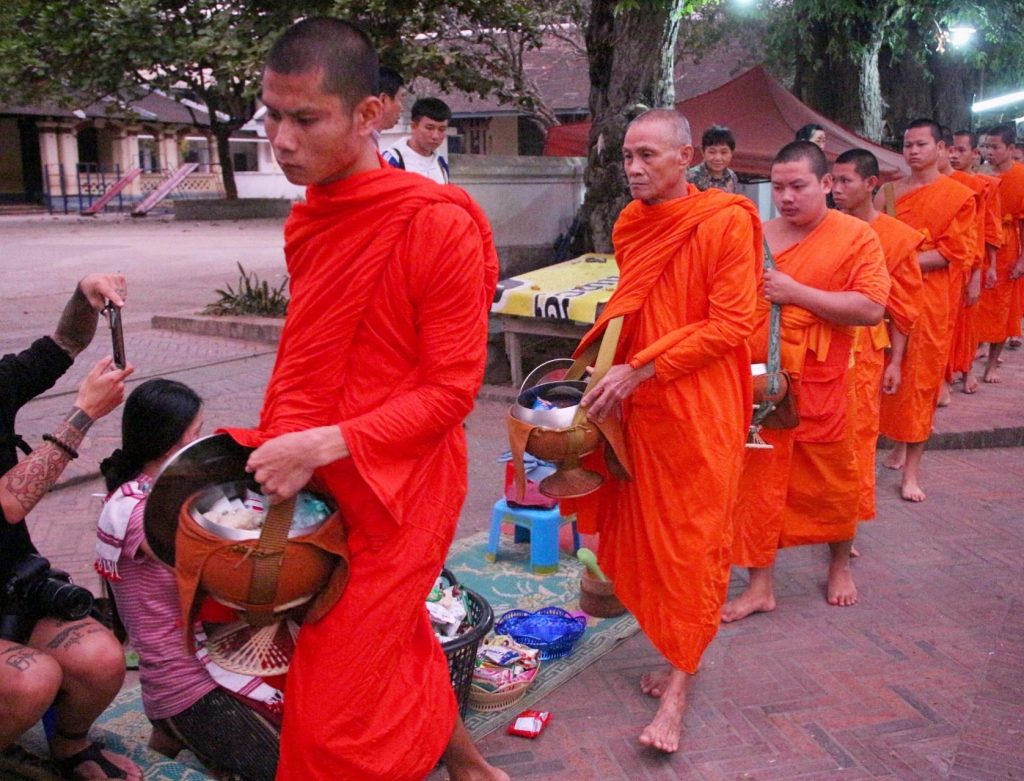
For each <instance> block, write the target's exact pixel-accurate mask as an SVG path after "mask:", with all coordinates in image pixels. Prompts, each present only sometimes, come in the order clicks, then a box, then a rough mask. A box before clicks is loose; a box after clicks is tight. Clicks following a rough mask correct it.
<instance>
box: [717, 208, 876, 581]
mask: <svg viewBox="0 0 1024 781" xmlns="http://www.w3.org/2000/svg"><path fill="white" fill-rule="evenodd" d="M775 263H776V266H777V267H778V269H779V271H782V272H784V273H785V274H788V275H789V276H791V277H792V278H793V279H795V280H796V281H797V282H800V283H801V284H804V285H809V286H811V287H815V288H818V289H819V290H827V291H829V292H851V291H852V292H857V293H861V294H863V295H864V296H866V297H867V298H868V299H869V300H871V301H874V302H875V303H877V304H879V305H880V306H885V304H886V302H887V301H888V298H889V287H890V283H889V274H888V272H887V271H886V269H885V259H884V258H883V255H882V246H881V244H880V243H879V240H878V236H877V234H876V233H875V231H873V230H872V229H871V227H870V226H869V225H868V224H867V223H865V222H863V221H862V220H858V219H857V218H856V217H851V216H849V215H847V214H842V213H840V212H837V211H834V210H829V211H828V213H827V214H826V215H825V218H824V219H823V220H822V221H821V222H820V223H819V224H818V225H817V226H816V227H815V228H814V230H813V231H811V233H810V235H808V236H806V237H805V238H804V239H803V240H802V241H800V242H797V243H796V244H794V245H792V246H790V247H787V248H785V249H783V250H782V251H780V252H776V253H775ZM769 313H770V304H769V302H768V300H767V299H765V298H761V299H760V300H759V301H758V325H757V329H756V330H755V332H754V337H753V339H752V349H753V356H754V360H755V361H761V362H763V361H764V360H766V356H767V345H768V318H769ZM854 330H855V329H854V328H853V327H851V326H842V325H836V324H834V323H830V322H828V321H826V320H823V319H822V318H819V317H818V316H816V315H814V314H812V313H811V312H809V311H807V310H806V309H802V308H800V307H797V306H793V305H785V306H783V307H782V368H784V369H786V370H787V371H788V372H789V373H790V375H791V377H792V378H793V392H794V393H795V394H796V405H797V411H798V412H799V414H800V424H799V426H797V428H795V429H788V430H770V429H766V428H765V429H761V436H762V437H763V438H764V439H765V441H766V442H768V443H769V444H771V445H772V447H771V449H748V450H746V452H745V453H744V463H743V472H742V474H741V477H740V492H739V496H738V499H737V502H736V512H735V515H734V519H735V524H734V526H735V538H734V541H733V552H732V560H733V563H734V564H738V565H741V566H745V567H767V566H769V565H771V564H772V562H773V561H774V560H775V552H776V550H777V549H778V548H781V547H786V546H790V545H807V544H810V543H816V542H836V541H839V540H847V539H851V538H852V537H853V536H854V531H855V529H856V514H857V504H858V499H859V495H860V494H859V488H860V483H859V475H858V473H857V464H856V456H855V451H854V443H853V438H852V437H851V436H849V435H848V426H847V423H848V416H847V406H848V401H849V386H848V381H849V372H848V368H849V364H850V349H851V346H852V344H853V334H854Z"/></svg>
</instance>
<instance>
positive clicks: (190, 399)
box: [100, 378, 203, 491]
mask: <svg viewBox="0 0 1024 781" xmlns="http://www.w3.org/2000/svg"><path fill="white" fill-rule="evenodd" d="M202 406H203V400H202V399H201V398H199V394H197V393H196V392H195V391H194V390H192V389H191V388H190V387H188V386H187V385H183V384H182V383H180V382H175V381H174V380H164V379H159V378H158V379H155V380H146V382H144V383H142V384H141V385H140V386H138V387H137V388H136V389H135V390H133V391H132V392H131V393H130V394H129V395H128V400H127V401H126V402H125V403H124V414H123V415H122V416H121V447H120V448H118V449H117V450H115V451H114V452H113V453H111V454H110V457H109V458H105V459H103V462H102V463H101V464H100V471H101V472H102V473H103V477H104V479H105V480H106V483H107V490H108V491H113V490H114V489H115V488H117V487H118V486H119V485H121V484H122V483H126V482H128V481H129V480H131V479H132V478H133V477H135V476H136V475H137V474H138V473H139V472H141V471H142V468H143V467H144V466H145V465H146V464H147V463H148V462H150V461H152V460H153V459H155V458H159V457H160V456H162V455H163V454H164V453H166V452H167V451H168V450H170V449H171V448H172V447H174V444H175V443H176V442H177V441H178V440H179V439H181V437H182V436H183V435H184V433H185V431H187V430H188V427H189V426H191V425H192V421H194V420H195V419H196V415H198V414H199V410H200V409H201V408H202Z"/></svg>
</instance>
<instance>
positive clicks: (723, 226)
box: [563, 184, 762, 673]
mask: <svg viewBox="0 0 1024 781" xmlns="http://www.w3.org/2000/svg"><path fill="white" fill-rule="evenodd" d="M612 240H613V242H614V245H615V256H616V258H617V259H618V264H619V284H618V287H617V289H616V291H615V294H614V295H613V296H612V298H611V300H610V301H609V302H608V305H607V306H606V307H605V310H604V312H603V313H602V315H601V317H600V318H599V319H598V321H597V322H596V323H595V324H594V327H593V329H591V331H590V332H588V333H587V335H586V336H584V338H583V340H582V341H581V343H580V348H579V350H578V352H579V351H581V350H583V349H585V348H586V347H587V345H589V344H590V343H591V342H593V341H594V340H595V339H597V338H598V337H599V336H600V335H601V334H602V333H603V331H604V329H605V325H606V324H607V322H608V320H609V319H611V318H613V317H617V316H619V315H625V320H624V322H623V331H622V336H621V338H620V341H619V348H618V351H617V354H616V363H626V362H628V363H630V364H631V365H633V366H634V367H638V366H642V365H646V364H648V363H650V362H652V361H653V362H654V366H655V376H654V377H653V378H651V379H649V380H647V381H646V382H643V383H641V384H640V386H639V387H637V389H636V390H635V391H634V392H633V394H632V395H631V396H630V397H629V398H628V399H627V400H626V402H625V403H624V405H623V420H624V430H625V435H626V439H627V448H628V454H629V459H630V462H631V466H632V472H633V478H634V479H633V481H632V482H621V481H618V480H614V479H608V480H606V482H605V484H604V485H603V486H602V487H601V488H600V490H598V491H597V492H596V493H594V494H591V495H590V496H588V497H585V498H584V500H580V501H577V502H576V503H575V507H574V509H576V511H577V515H578V518H579V522H580V524H581V528H582V529H584V530H590V529H592V528H593V527H594V525H596V528H597V530H598V531H599V532H600V544H599V551H598V558H599V559H600V561H601V566H602V568H603V569H605V570H606V571H607V573H608V575H609V577H610V578H611V579H612V580H614V582H615V593H616V594H617V595H618V597H619V598H620V599H621V600H622V602H623V604H625V605H626V607H627V608H629V610H630V611H631V612H632V613H633V615H634V616H635V617H636V619H637V621H638V622H639V623H640V627H641V628H642V629H643V631H644V633H645V634H646V635H647V636H648V638H650V640H651V642H652V643H653V644H654V646H655V647H656V648H657V649H658V650H659V651H660V652H661V653H662V654H663V655H664V656H665V658H666V659H668V661H669V662H670V663H671V664H672V665H673V666H674V667H676V668H678V669H681V670H685V671H686V672H689V673H694V672H696V671H697V666H698V665H699V663H700V658H701V654H703V652H704V649H705V648H706V647H707V645H708V644H709V643H710V642H711V640H712V639H713V638H714V636H715V633H716V632H717V631H718V626H719V621H720V615H719V613H720V610H721V607H722V604H723V603H724V602H725V597H726V591H727V589H728V585H729V546H730V544H731V537H732V526H731V523H730V519H731V515H732V506H733V502H734V500H735V496H736V484H737V479H738V476H739V469H740V463H741V461H742V458H743V449H744V442H745V440H746V433H747V428H748V426H749V421H750V415H751V408H752V396H751V394H752V384H751V373H750V353H749V350H748V347H747V344H746V338H747V337H748V336H749V335H750V333H751V330H752V328H753V315H754V308H755V306H756V292H757V278H758V274H759V273H760V268H761V263H762V256H761V222H760V220H759V219H758V216H757V211H756V209H755V207H754V205H753V203H752V202H751V201H750V200H749V199H747V198H744V197H741V196H737V195H731V194H729V193H725V192H721V191H719V190H707V191H705V192H700V191H699V190H697V188H695V187H694V186H693V185H692V184H691V185H689V186H688V188H687V195H686V196H684V197H682V198H676V199H674V200H671V201H667V202H665V203H662V204H658V205H655V206H647V205H645V204H644V203H643V202H641V201H633V202H632V203H630V204H629V205H628V206H627V207H626V208H625V209H624V210H623V212H622V214H621V215H620V216H619V219H618V221H617V222H616V223H615V230H614V233H613V236H612ZM572 506H573V505H572V504H570V503H563V510H565V509H566V508H567V507H572Z"/></svg>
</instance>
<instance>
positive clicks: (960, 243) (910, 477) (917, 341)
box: [875, 119, 977, 502]
mask: <svg viewBox="0 0 1024 781" xmlns="http://www.w3.org/2000/svg"><path fill="white" fill-rule="evenodd" d="M944 149H945V143H944V142H943V141H942V130H941V128H940V126H939V125H938V123H936V122H934V121H932V120H930V119H918V120H915V121H913V122H911V123H910V124H909V125H908V126H907V129H906V131H905V132H904V134H903V158H904V159H905V160H906V161H907V164H908V165H909V166H910V175H909V176H906V177H903V178H902V179H898V180H897V181H896V182H893V183H892V184H891V185H886V187H892V188H893V195H894V198H895V202H896V218H897V219H899V220H901V221H903V222H905V223H906V224H907V225H909V226H910V227H912V228H915V229H916V230H919V231H921V232H922V233H925V234H926V236H927V238H926V240H925V242H924V244H922V245H921V250H920V251H919V252H918V254H917V260H918V263H919V265H920V266H921V274H922V276H923V278H924V285H923V287H922V294H921V316H920V317H919V318H918V321H917V327H916V328H915V329H914V337H913V338H912V339H911V340H910V343H909V344H908V345H907V357H906V361H905V365H906V371H907V372H908V375H910V376H913V378H914V379H913V381H912V382H904V383H903V384H902V385H901V386H900V388H899V389H898V390H897V391H896V393H893V394H891V395H886V396H883V398H882V418H881V432H882V433H883V434H885V436H887V437H888V438H889V439H891V440H894V441H895V442H896V443H897V445H896V447H895V448H894V450H893V452H892V453H891V454H890V456H889V457H888V459H887V461H886V466H888V467H889V468H891V469H903V477H902V480H901V486H900V493H901V495H902V497H903V498H904V499H906V500H907V501H910V502H923V501H924V498H925V494H924V491H923V490H922V489H921V459H922V457H923V456H924V446H925V443H926V442H927V441H928V437H930V436H931V433H932V416H933V415H934V414H935V406H936V404H937V403H938V400H939V392H940V390H941V388H942V385H943V384H944V383H945V377H946V363H947V359H948V356H949V344H950V339H951V336H952V323H953V320H954V318H955V314H954V313H952V312H951V311H950V293H949V287H950V282H949V278H950V274H955V275H957V279H958V280H959V279H960V278H961V276H960V275H962V273H963V269H964V268H965V267H966V266H967V265H969V264H970V262H971V259H972V258H973V257H974V255H975V253H976V251H977V243H976V239H975V217H974V214H975V201H976V200H977V199H976V197H975V194H974V191H973V190H971V189H970V188H969V187H964V186H963V185H962V184H960V183H959V182H955V181H953V180H952V179H951V178H950V177H948V176H943V175H942V174H941V173H939V154H940V152H941V151H943V150H944ZM883 190H884V188H883ZM885 199H886V194H885V192H884V191H883V192H879V194H878V195H877V196H876V199H875V204H876V206H877V207H878V208H880V209H882V208H885Z"/></svg>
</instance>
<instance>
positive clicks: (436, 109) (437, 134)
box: [384, 98, 452, 184]
mask: <svg viewBox="0 0 1024 781" xmlns="http://www.w3.org/2000/svg"><path fill="white" fill-rule="evenodd" d="M451 118H452V110H451V109H450V108H448V104H447V103H445V102H444V101H443V100H439V99H438V98H420V99H419V100H417V101H416V102H415V103H413V104H412V133H411V134H410V135H409V137H408V138H403V139H402V140H401V141H399V142H398V143H397V144H395V145H394V146H393V147H391V148H390V149H388V150H387V151H386V152H385V153H384V159H385V160H387V161H388V164H389V165H391V166H392V167H393V168H402V169H404V170H406V171H412V172H413V173H415V174H422V175H423V176H425V177H427V178H428V179H433V180H434V181H435V182H437V183H438V184H448V180H449V179H450V178H451V177H450V176H449V169H448V160H446V159H445V156H444V155H442V154H441V153H440V152H438V151H437V150H438V148H439V147H440V146H441V144H443V143H444V140H445V137H446V136H447V135H448V120H449V119H451Z"/></svg>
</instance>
